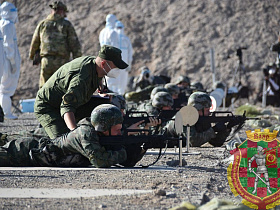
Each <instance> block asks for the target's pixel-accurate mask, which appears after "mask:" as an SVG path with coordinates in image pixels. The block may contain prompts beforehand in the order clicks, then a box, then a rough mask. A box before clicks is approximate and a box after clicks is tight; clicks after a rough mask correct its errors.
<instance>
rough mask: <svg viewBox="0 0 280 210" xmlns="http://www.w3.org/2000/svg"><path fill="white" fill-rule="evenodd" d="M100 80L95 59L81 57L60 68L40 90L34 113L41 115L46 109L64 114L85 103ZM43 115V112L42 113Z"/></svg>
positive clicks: (74, 110)
mask: <svg viewBox="0 0 280 210" xmlns="http://www.w3.org/2000/svg"><path fill="white" fill-rule="evenodd" d="M101 79H102V78H98V76H97V72H96V65H95V57H93V56H83V57H79V58H76V59H75V60H73V61H71V62H69V63H66V64H64V65H63V66H61V67H60V68H59V69H58V70H57V71H56V72H55V73H54V74H53V75H52V77H51V78H50V79H49V80H48V81H47V82H46V84H45V85H44V86H43V87H42V88H40V90H39V91H38V93H37V97H36V100H35V105H34V111H35V113H41V111H42V110H44V109H45V108H46V107H49V108H51V109H56V110H57V109H60V114H61V116H63V115H64V114H65V113H66V112H74V113H75V112H76V109H77V108H78V107H80V106H81V105H83V104H85V103H87V102H88V101H89V100H90V99H91V96H92V94H93V93H94V92H95V91H96V90H97V88H98V85H99V84H100V82H101ZM42 113H43V111H42Z"/></svg>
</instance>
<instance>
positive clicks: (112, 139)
mask: <svg viewBox="0 0 280 210" xmlns="http://www.w3.org/2000/svg"><path fill="white" fill-rule="evenodd" d="M137 130H138V131H139V130H140V129H137ZM127 131H128V132H129V131H135V130H134V129H133V130H130V129H127ZM141 131H145V130H144V129H142V130H141ZM184 138H185V137H179V138H176V137H169V136H166V135H142V134H141V135H131V136H128V135H123V136H100V137H99V143H100V144H101V145H102V146H117V145H123V146H127V145H133V144H135V145H144V148H145V149H150V148H164V147H165V146H166V144H167V143H168V142H169V141H176V142H178V141H179V140H184Z"/></svg>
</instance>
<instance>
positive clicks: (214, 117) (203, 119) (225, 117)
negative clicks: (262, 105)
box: [196, 111, 260, 133]
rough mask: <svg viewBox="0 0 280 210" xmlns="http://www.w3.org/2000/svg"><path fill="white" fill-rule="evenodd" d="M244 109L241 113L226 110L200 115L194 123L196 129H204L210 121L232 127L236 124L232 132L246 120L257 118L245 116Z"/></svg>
mask: <svg viewBox="0 0 280 210" xmlns="http://www.w3.org/2000/svg"><path fill="white" fill-rule="evenodd" d="M245 114H246V111H244V113H243V115H234V114H233V113H232V112H228V111H217V112H212V113H211V115H210V116H200V117H199V119H198V122H197V124H196V130H197V131H201V132H202V131H205V130H207V129H208V128H209V127H210V126H211V123H218V122H223V123H225V124H226V126H227V128H232V127H234V126H236V125H238V127H237V128H236V129H235V131H234V133H236V132H237V131H239V130H240V129H241V128H242V127H243V126H244V124H245V121H246V120H259V119H260V118H257V117H250V118H248V117H246V115H245Z"/></svg>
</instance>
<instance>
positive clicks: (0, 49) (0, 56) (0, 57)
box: [0, 30, 4, 78]
mask: <svg viewBox="0 0 280 210" xmlns="http://www.w3.org/2000/svg"><path fill="white" fill-rule="evenodd" d="M3 71H4V45H3V34H2V32H1V30H0V78H1V77H2V75H3Z"/></svg>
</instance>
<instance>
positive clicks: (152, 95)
mask: <svg viewBox="0 0 280 210" xmlns="http://www.w3.org/2000/svg"><path fill="white" fill-rule="evenodd" d="M158 92H167V93H168V90H167V89H166V88H164V87H162V86H158V87H155V88H154V89H153V90H152V92H151V96H150V99H151V100H153V98H154V96H155V95H156V94H157V93H158Z"/></svg>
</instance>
